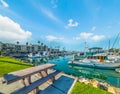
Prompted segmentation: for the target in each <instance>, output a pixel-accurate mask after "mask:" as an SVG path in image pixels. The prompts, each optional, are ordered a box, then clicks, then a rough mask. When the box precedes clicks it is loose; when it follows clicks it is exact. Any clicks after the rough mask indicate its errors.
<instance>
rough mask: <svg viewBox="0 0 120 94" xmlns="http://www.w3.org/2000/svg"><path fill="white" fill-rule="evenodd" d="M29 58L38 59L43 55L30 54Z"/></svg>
mask: <svg viewBox="0 0 120 94" xmlns="http://www.w3.org/2000/svg"><path fill="white" fill-rule="evenodd" d="M28 57H29V58H38V57H41V55H40V54H39V53H37V54H34V55H33V53H30V54H28Z"/></svg>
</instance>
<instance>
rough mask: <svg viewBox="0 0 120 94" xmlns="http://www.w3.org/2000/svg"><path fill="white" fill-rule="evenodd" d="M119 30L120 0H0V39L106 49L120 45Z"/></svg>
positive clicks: (70, 47)
mask: <svg viewBox="0 0 120 94" xmlns="http://www.w3.org/2000/svg"><path fill="white" fill-rule="evenodd" d="M119 32H120V0H0V41H2V42H7V43H16V42H17V41H19V42H20V44H25V43H26V42H29V43H31V44H37V42H38V41H40V42H43V43H44V44H46V45H48V46H50V47H58V46H59V47H60V48H61V49H62V48H65V49H66V50H78V51H81V50H84V48H85V43H86V46H87V47H88V48H90V47H102V48H103V49H107V48H108V46H109V40H110V47H116V48H118V47H120V42H119V39H120V37H118V39H117V40H116V37H117V36H118V34H119ZM115 40H116V42H115V43H114V41H115ZM113 44H114V45H113Z"/></svg>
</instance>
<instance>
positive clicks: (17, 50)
mask: <svg viewBox="0 0 120 94" xmlns="http://www.w3.org/2000/svg"><path fill="white" fill-rule="evenodd" d="M16 43H17V47H16V48H17V49H16V50H17V51H16V52H17V53H18V50H19V46H18V45H19V43H20V42H19V41H17V42H16Z"/></svg>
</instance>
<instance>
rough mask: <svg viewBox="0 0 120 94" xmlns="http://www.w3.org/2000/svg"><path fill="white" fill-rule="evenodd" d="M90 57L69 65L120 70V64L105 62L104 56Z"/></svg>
mask: <svg viewBox="0 0 120 94" xmlns="http://www.w3.org/2000/svg"><path fill="white" fill-rule="evenodd" d="M90 57H91V58H90ZM90 57H87V58H85V59H83V60H79V61H69V64H72V65H78V66H82V67H92V68H100V69H116V68H120V62H114V61H109V60H104V56H90Z"/></svg>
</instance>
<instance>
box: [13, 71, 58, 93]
mask: <svg viewBox="0 0 120 94" xmlns="http://www.w3.org/2000/svg"><path fill="white" fill-rule="evenodd" d="M58 73H60V71H55V72H54V73H51V74H48V75H47V76H46V77H43V78H41V79H39V80H37V81H35V82H33V83H31V84H30V85H29V86H26V87H23V88H22V89H20V90H18V91H16V92H13V93H12V94H27V93H29V92H30V91H32V90H34V89H36V88H37V87H38V86H40V85H41V84H43V83H45V82H46V81H48V80H49V79H51V78H53V77H54V76H55V75H57V74H58Z"/></svg>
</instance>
